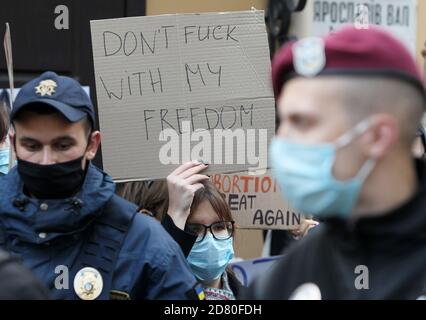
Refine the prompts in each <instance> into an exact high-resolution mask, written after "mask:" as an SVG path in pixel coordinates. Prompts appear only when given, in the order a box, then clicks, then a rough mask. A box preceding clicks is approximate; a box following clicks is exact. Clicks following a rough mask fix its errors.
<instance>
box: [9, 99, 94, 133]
mask: <svg viewBox="0 0 426 320" xmlns="http://www.w3.org/2000/svg"><path fill="white" fill-rule="evenodd" d="M27 113H33V114H36V115H50V114H59V115H61V116H63V115H62V114H61V113H60V112H59V111H58V110H56V109H55V108H53V107H52V106H49V105H48V104H45V103H39V102H34V103H29V104H27V105H26V106H24V107H23V108H22V109H21V110H19V111H18V113H17V114H16V115H15V117H14V119H13V122H20V121H22V118H23V117H24V116H25V114H27ZM80 121H84V122H83V126H84V131H85V133H86V136H87V137H89V135H90V133H91V132H92V129H93V126H92V122H91V121H90V119H89V117H88V116H86V117H84V118H83V119H82V120H80Z"/></svg>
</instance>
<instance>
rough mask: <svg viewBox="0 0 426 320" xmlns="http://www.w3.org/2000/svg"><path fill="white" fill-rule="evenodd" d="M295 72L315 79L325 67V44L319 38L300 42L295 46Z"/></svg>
mask: <svg viewBox="0 0 426 320" xmlns="http://www.w3.org/2000/svg"><path fill="white" fill-rule="evenodd" d="M292 50H293V65H294V70H295V71H296V72H297V73H298V74H300V75H301V76H305V77H314V76H316V75H317V74H318V73H320V72H321V70H322V69H324V67H325V63H326V57H325V44H324V40H323V39H321V38H318V37H310V38H306V39H302V40H299V41H298V42H296V43H295V44H294V46H293V49H292Z"/></svg>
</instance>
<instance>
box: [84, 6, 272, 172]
mask: <svg viewBox="0 0 426 320" xmlns="http://www.w3.org/2000/svg"><path fill="white" fill-rule="evenodd" d="M91 29H92V44H93V55H94V63H95V77H96V89H97V98H98V106H99V108H98V109H99V120H100V127H101V129H102V132H103V148H102V153H103V162H104V167H105V169H106V170H107V171H108V172H109V173H110V174H111V175H112V176H113V177H114V178H115V179H117V180H137V179H148V178H162V177H165V176H167V174H168V173H170V172H171V170H172V169H173V166H167V165H164V164H162V163H161V161H159V154H161V147H162V146H163V145H164V141H166V140H167V137H165V133H164V132H165V131H166V130H173V131H174V132H176V135H177V136H178V140H177V141H173V143H172V145H173V147H176V146H177V145H179V146H181V148H180V153H178V157H179V159H180V161H179V162H180V163H182V162H185V160H188V159H186V157H189V154H190V158H193V157H195V156H198V155H194V152H192V150H193V149H194V148H193V146H194V145H195V144H197V143H198V144H201V143H202V144H203V145H202V147H203V148H201V147H199V148H198V149H202V152H200V154H199V158H202V159H205V160H207V161H208V160H209V159H206V154H207V155H217V154H218V152H217V150H216V149H215V147H217V146H218V145H219V148H220V152H222V149H223V150H224V152H223V155H224V158H225V157H226V154H227V153H228V155H229V153H231V158H232V157H234V156H235V159H236V157H237V155H240V154H241V152H240V151H238V152H237V151H236V149H235V148H232V147H231V145H230V144H226V143H225V144H216V140H215V139H210V140H212V141H211V142H210V141H209V143H207V142H205V141H201V138H200V137H205V133H206V132H207V133H210V134H212V135H213V132H216V131H218V130H228V131H231V130H244V132H246V131H247V130H253V129H256V130H257V129H258V130H259V132H256V134H258V136H259V137H260V136H261V134H262V133H261V132H260V130H261V129H262V130H265V132H267V137H266V138H267V139H265V141H264V142H262V143H258V144H256V139H257V138H256V137H257V136H256V135H254V134H245V135H244V141H241V140H238V145H246V146H248V147H250V146H257V148H256V150H255V151H256V152H257V153H260V151H262V152H263V151H265V152H266V150H260V149H261V148H263V146H264V145H267V141H269V139H270V138H271V137H272V135H273V133H274V129H275V128H274V126H275V120H274V117H275V114H274V99H273V92H272V89H271V84H270V76H269V74H270V58H269V47H268V42H267V35H266V30H265V24H264V15H263V11H243V12H229V13H205V14H183V15H164V16H148V17H131V18H122V19H109V20H98V21H91ZM188 131H189V132H188ZM190 133H196V134H197V136H191V137H190V138H188V139H186V140H185V134H190ZM259 140H260V138H259ZM186 144H188V145H189V147H188V148H187V149H184V147H183V146H184V145H186ZM178 149H179V148H178ZM198 149H197V150H198ZM185 150H189V152H187V151H185ZM170 152H172V153H173V152H174V151H173V150H171V151H170ZM163 153H164V152H163ZM220 154H222V153H220ZM249 158H250V156H249V155H248V154H247V159H249ZM160 160H161V159H160ZM210 160H211V161H209V162H210V163H211V164H212V166H211V168H212V169H213V170H215V171H221V172H226V171H231V170H232V171H236V170H246V169H247V168H248V165H247V164H248V163H247V162H244V163H241V162H242V161H239V162H237V161H236V160H235V161H234V162H232V163H230V162H231V161H225V160H223V161H221V159H216V157H215V158H214V159H210ZM216 160H217V161H216ZM170 163H173V164H174V167H175V166H177V165H178V163H176V162H170ZM265 167H266V166H265Z"/></svg>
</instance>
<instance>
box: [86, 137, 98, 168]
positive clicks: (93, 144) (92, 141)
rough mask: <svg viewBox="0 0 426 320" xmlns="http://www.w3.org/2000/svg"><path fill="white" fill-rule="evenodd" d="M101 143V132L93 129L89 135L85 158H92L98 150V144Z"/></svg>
mask: <svg viewBox="0 0 426 320" xmlns="http://www.w3.org/2000/svg"><path fill="white" fill-rule="evenodd" d="M100 143H101V133H100V132H99V131H93V132H92V134H91V135H90V137H89V143H88V147H87V150H86V159H87V160H89V161H90V160H93V158H95V156H96V152H97V151H98V148H99V145H100Z"/></svg>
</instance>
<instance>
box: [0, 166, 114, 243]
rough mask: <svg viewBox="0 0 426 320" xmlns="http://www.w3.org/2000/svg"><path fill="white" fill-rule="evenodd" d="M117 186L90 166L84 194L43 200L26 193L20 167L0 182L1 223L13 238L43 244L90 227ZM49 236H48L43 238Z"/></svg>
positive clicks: (81, 191) (82, 192)
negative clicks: (43, 235)
mask: <svg viewBox="0 0 426 320" xmlns="http://www.w3.org/2000/svg"><path fill="white" fill-rule="evenodd" d="M114 191H115V184H114V182H113V181H112V179H111V177H109V176H108V175H107V174H106V173H104V172H103V171H101V170H100V169H98V168H97V167H95V166H94V165H92V164H90V165H89V167H88V169H87V174H86V177H85V180H84V183H83V185H82V187H81V189H80V191H79V192H78V193H77V194H76V195H75V196H74V197H71V198H67V199H58V200H40V199H35V198H30V197H28V196H26V195H25V194H24V192H23V183H22V179H21V178H20V175H19V173H18V171H17V168H16V167H15V168H13V169H12V170H11V171H10V172H9V174H8V175H6V176H5V177H3V178H2V179H0V224H1V225H3V227H4V228H5V231H6V233H7V234H9V235H14V236H16V237H18V238H20V239H25V240H26V241H29V242H36V243H41V242H45V241H49V240H51V239H53V238H55V237H57V236H60V235H64V234H73V233H75V232H78V231H81V230H82V229H84V228H86V227H87V225H88V224H89V223H90V222H91V221H92V220H93V219H95V218H96V216H98V215H99V214H101V212H102V210H101V209H102V207H103V206H104V205H105V204H106V202H107V201H108V200H109V199H110V198H111V197H112V196H113V194H114ZM40 233H46V237H40V236H39V235H40Z"/></svg>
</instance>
